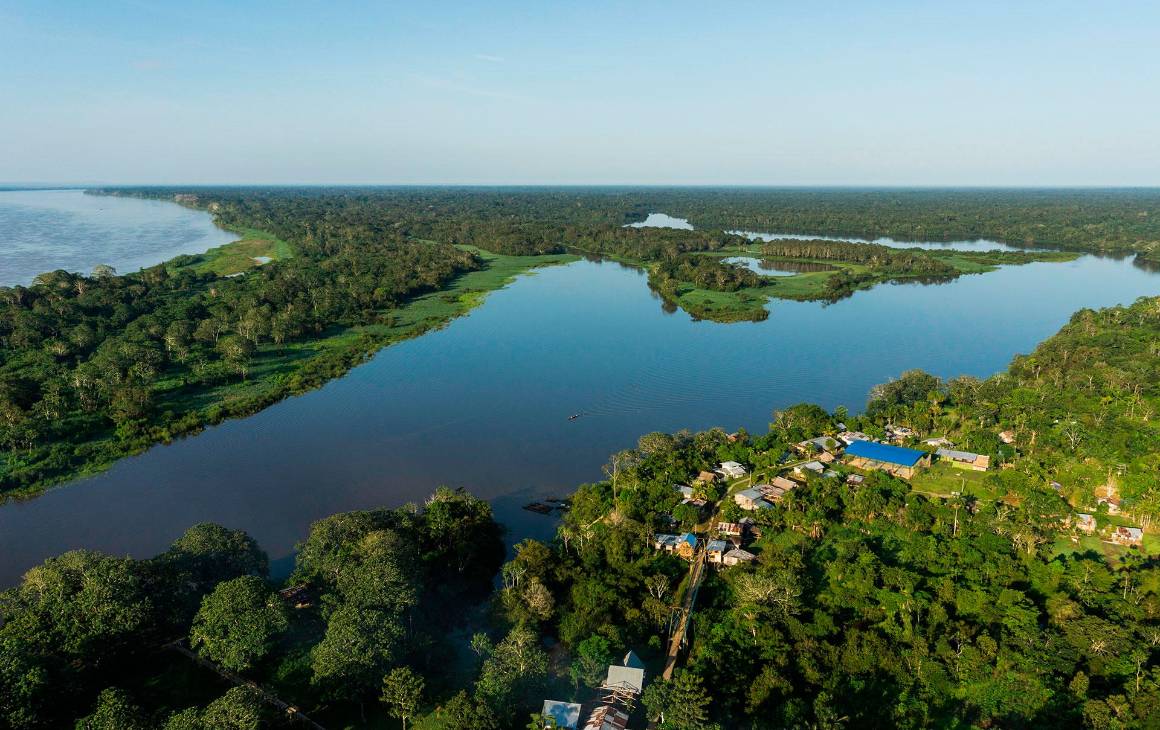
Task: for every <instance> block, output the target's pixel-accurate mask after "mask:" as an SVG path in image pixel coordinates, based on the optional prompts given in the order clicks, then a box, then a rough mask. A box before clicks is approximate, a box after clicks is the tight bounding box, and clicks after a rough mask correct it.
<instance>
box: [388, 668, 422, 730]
mask: <svg viewBox="0 0 1160 730" xmlns="http://www.w3.org/2000/svg"><path fill="white" fill-rule="evenodd" d="M382 701H383V703H384V704H386V705H387V706H388V707H390V712H391V717H394V718H398V719H399V720H401V721H402V722H403V730H407V720H409V719H411V718H412V717H414V716H415V714H416V713H417V712H418V711H419V705H420V703H421V702H422V701H423V678H422V677H420V676H419V675H417V674H415V673H414V672H412V671H411V668H410V667H397V668H395V669H392V670H391V672H390V673H389V674H387V675H386V676H385V677H383V694H382Z"/></svg>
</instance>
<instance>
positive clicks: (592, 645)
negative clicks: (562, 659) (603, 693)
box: [569, 636, 613, 686]
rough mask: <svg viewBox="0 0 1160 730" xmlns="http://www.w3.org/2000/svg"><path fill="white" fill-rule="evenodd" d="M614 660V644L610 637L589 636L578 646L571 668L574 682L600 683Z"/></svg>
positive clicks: (592, 684)
mask: <svg viewBox="0 0 1160 730" xmlns="http://www.w3.org/2000/svg"><path fill="white" fill-rule="evenodd" d="M612 660H613V656H612V646H611V645H610V644H609V643H608V639H606V638H604V637H603V636H589V637H588V638H587V639H585V640H584V641H581V642H580V643H579V644H578V645H577V646H576V659H575V660H574V661H573V662H572V666H571V668H570V669H569V674H570V675H571V676H572V682H573V684H575V685H577V686H579V685H580V684H581V683H583V684H586V685H589V686H596V685H598V684H599V683H600V681H601V680H602V679H603V678H604V675H605V673H606V672H607V671H608V665H610V664H612Z"/></svg>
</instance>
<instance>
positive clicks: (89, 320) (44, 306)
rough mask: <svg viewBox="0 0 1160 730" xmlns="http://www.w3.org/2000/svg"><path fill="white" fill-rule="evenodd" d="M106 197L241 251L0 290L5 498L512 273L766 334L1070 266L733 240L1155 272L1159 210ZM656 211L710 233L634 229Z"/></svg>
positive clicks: (131, 446) (446, 306)
mask: <svg viewBox="0 0 1160 730" xmlns="http://www.w3.org/2000/svg"><path fill="white" fill-rule="evenodd" d="M100 192H103V193H105V194H115V195H134V196H144V197H149V198H155V199H164V200H172V201H175V202H178V203H181V204H183V205H189V206H192V207H196V208H199V209H203V210H206V211H208V212H210V213H212V214H213V215H214V216H215V218H216V220H217V221H218V222H219V223H220V224H221V225H223V226H225V227H227V228H229V229H231V230H234V231H237V232H238V235H239V236H240V237H241V240H240V241H239V242H237V243H234V244H230V245H228V246H225V247H222V248H220V249H215V250H214V251H211V252H207V253H206V254H202V255H195V256H182V257H178V258H177V259H174V260H172V261H170V262H167V263H165V264H162V265H159V266H155V267H152V268H149V269H146V270H144V271H141V272H138V273H132V274H126V275H117V274H116V273H115V272H113V271H112V270H110V269H108V268H107V267H98V270H96V271H94V272H92V274H91V275H84V274H77V273H70V272H64V271H56V272H48V273H45V274H43V275H41V276H40V277H38V278H37V280H36V282H35V283H34V284H33V285H31V286H28V287H24V286H16V287H9V288H3V289H0V303H2V304H0V449H2V450H3V452H4V456H3V459H2V460H0V495H2V496H4V497H12V496H29V495H34V494H36V493H38V492H39V491H41V490H43V489H44V488H46V487H47V486H50V485H52V484H55V483H58V482H61V481H66V480H69V479H73V478H75V477H77V476H81V475H84V474H88V473H92V472H94V471H98V470H100V469H103V468H106V467H107V466H108V465H110V464H111V463H113V462H114V461H115V460H117V459H119V458H121V457H123V456H126V455H130V454H134V453H138V452H140V451H142V450H144V449H146V448H148V447H150V446H152V445H154V444H157V443H163V442H168V441H170V440H172V439H174V438H177V437H179V436H182V435H185V434H189V433H192V432H196V431H197V430H199V429H201V428H204V427H205V426H206V425H210V424H214V423H218V422H220V421H222V420H223V419H226V418H231V417H237V416H243V415H249V414H252V413H254V412H256V411H258V410H261V409H262V408H265V407H266V406H268V405H270V404H272V403H274V402H276V401H278V400H281V399H283V398H285V397H287V396H290V395H294V394H298V393H303V392H305V391H308V390H310V389H312V388H316V387H318V386H319V385H321V384H322V383H324V382H326V381H327V380H329V379H332V378H334V377H337V376H340V375H342V374H343V373H345V372H347V371H348V370H349V369H350V368H351V367H353V366H354V365H356V364H358V363H360V362H362V361H364V360H365V359H366V358H367V357H369V356H370V355H371V354H373V353H374V352H376V351H377V350H378V349H380V348H382V347H383V346H385V345H388V344H390V343H392V342H396V341H398V340H400V339H404V338H408V337H413V336H416V335H418V334H422V333H424V332H427V331H429V330H430V329H432V328H435V327H439V326H442V325H444V324H445V323H446V322H448V321H449V320H450V319H452V318H454V317H455V316H458V315H460V314H463V313H464V312H466V311H468V310H470V309H471V308H472V307H474V306H476V305H477V304H479V302H480V301H482V299H483V297H484V296H485V295H486V293H487V292H489V291H492V290H494V289H497V288H499V287H502V286H503V285H504V284H505V283H507V282H509V281H511V279H512V278H513V277H515V276H517V275H519V274H520V273H523V272H526V271H528V270H530V269H533V268H535V267H537V266H544V265H550V264H558V263H563V262H567V261H573V260H575V259H576V257H577V256H593V257H600V258H607V259H612V260H616V261H621V262H623V263H626V264H628V265H632V266H638V267H640V268H643V269H644V270H646V271H647V272H648V275H649V283H650V286H651V287H652V288H653V290H654V291H655V292H656V293H657V294H658V296H660V298H661V299H662V300H663V302H664V306H666V307H667V308H676V307H681V308H683V309H685V310H687V311H688V312H689V313H690V314H692V315H693V316H695V317H699V318H705V319H711V320H715V321H721V322H729V321H738V320H758V319H762V318H764V317H766V316H768V309H767V303H768V300H769V299H770V298H785V299H797V300H816V301H836V300H837V299H840V298H843V297H846V296H849V295H851V294H853V293H854V292H855V291H857V290H859V289H864V288H867V287H870V286H873V285H875V284H878V283H882V282H887V281H928V282H929V281H946V280H950V279H953V278H954V277H956V276H960V275H962V274H967V273H980V272H985V271H988V270H991V269H992V268H994V267H995V266H999V265H1009V264H1021V263H1028V262H1032V261H1060V260H1066V259H1067V258H1069V257H1071V256H1073V255H1074V254H1071V253H1066V252H1065V253H1054V252H1050V251H1033V252H1032V251H1029V252H1025V253H1021V252H989V253H965V252H954V251H921V250H906V251H899V250H897V249H886V250H883V249H885V247H881V246H868V245H864V244H851V245H836V244H834V243H833V242H808V241H806V242H801V241H776V242H771V243H764V244H761V243H754V242H752V241H750V240H749V239H748V238H746V237H744V236H741V235H737V234H731V233H727V232H726V230H725V228H726V226H754V227H757V226H771V227H772V226H785V227H786V229H785V230H786V231H787V232H790V231H797V232H809V231H811V230H819V229H822V230H831V231H835V232H859V233H862V234H866V235H872V234H876V233H889V234H891V235H912V236H918V235H930V236H950V235H991V236H995V237H999V238H1004V239H1007V240H1015V239H1016V238H1018V239H1019V240H1020V241H1022V242H1025V243H1036V244H1041V245H1054V246H1064V247H1067V248H1068V249H1071V250H1089V251H1116V252H1131V251H1135V252H1140V254H1141V255H1146V254H1148V252H1150V251H1151V250H1152V248H1153V244H1154V243H1155V241H1156V239H1157V234H1156V228H1155V226H1156V223H1155V221H1156V220H1157V215H1158V212H1157V208H1158V196H1156V195H1155V194H1154V193H1147V192H1133V191H1126V192H1122V193H1117V194H1111V193H1109V194H1097V195H1092V196H1087V197H1080V198H1077V197H1076V194H1073V193H1072V192H1067V191H1054V192H1053V191H1048V192H1036V193H1031V192H1026V193H1025V192H1020V191H1006V192H1003V193H1002V194H1000V193H998V192H994V191H992V192H989V193H981V192H971V191H966V192H961V191H944V192H937V193H935V192H931V191H877V192H875V191H861V192H850V191H813V192H809V193H808V194H807V193H805V192H802V191H791V190H742V189H737V190H697V191H693V190H663V189H658V190H652V189H629V188H624V189H619V188H607V189H606V188H593V189H577V188H558V189H525V188H500V189H492V188H302V189H295V188H285V189H257V188H253V189H251V188H204V189H192V190H191V189H188V188H182V189H174V188H150V189H128V188H125V189H115V190H105V191H100ZM697 196H701V197H697ZM803 196H804V197H803ZM817 196H821V198H818V197H817ZM827 196H828V197H827ZM851 196H853V197H851ZM819 200H820V201H821V202H818V201H819ZM698 201H700V202H698ZM815 203H816V206H815ZM847 203H849V206H848V207H843V206H846V204H847ZM762 206H764V208H763V207H762ZM803 206H805V207H803ZM666 207H667V208H668V209H670V210H673V211H676V212H681V213H683V214H686V215H689V216H691V217H692V220H694V221H695V222H696V223H697V224H698V225H699V226H701V227H702V228H703V229H704V230H694V231H690V230H674V229H663V228H636V227H626V224H628V223H632V222H635V221H639V220H641V219H642V218H643V217H644V215H643V213H644V211H647V210H656V209H658V208H666ZM838 207H840V208H841V209H842V210H844V211H846V212H845V213H844V214H842V215H841V216H838V215H837V214H836V213H835V214H832V215H829V216H828V217H827V218H825V219H818V218H816V217H810V216H811V215H814V214H809V215H807V213H806V212H802V211H806V210H807V209H808V210H814V209H815V208H816V209H817V210H821V211H833V210H836V209H837V208H838ZM884 209H889V210H890V211H892V212H891V213H890V214H889V215H884V214H883V210H884ZM758 210H765V211H767V212H766V213H765V214H762V215H758V213H757V212H756V211H758ZM987 210H990V211H992V212H993V213H994V217H993V218H991V219H988V218H985V216H984V212H985V211H987ZM714 211H715V212H714ZM794 211H798V213H797V214H795V213H794ZM807 212H808V211H807ZM935 219H941V220H943V226H942V227H941V228H938V227H933V225H932V223H931V221H933V220H935ZM907 220H909V221H911V223H910V226H911V227H910V228H909V229H904V227H903V224H902V221H907ZM969 220H974V221H975V223H972V224H971V225H967V223H966V222H965V221H969ZM827 221H828V222H829V224H830V225H832V227H831V228H828V229H827V228H826V225H827ZM876 221H878V222H876ZM881 221H889V222H890V225H883V224H882V223H881ZM988 221H990V222H988ZM907 230H909V234H906V231H907ZM1031 230H1034V231H1036V234H1035V235H1034V236H1033V235H1031V234H1030V233H1028V231H1031ZM1015 231H1020V232H1022V234H1021V237H1018V236H1015V235H1014V233H1013V232H1015ZM869 252H873V254H870V253H869ZM739 254H744V255H756V256H765V257H769V258H776V259H781V260H783V261H787V262H795V263H800V264H807V265H811V266H812V265H815V264H819V263H821V264H825V266H824V267H823V268H824V270H821V271H812V272H808V273H801V274H797V275H795V276H790V277H766V276H762V275H760V274H757V273H754V272H752V271H749V270H747V269H745V268H744V267H742V266H740V265H737V264H730V263H725V262H723V260H722V259H724V258H726V257H727V256H730V255H739Z"/></svg>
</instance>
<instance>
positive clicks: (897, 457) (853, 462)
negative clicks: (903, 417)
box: [846, 441, 930, 479]
mask: <svg viewBox="0 0 1160 730" xmlns="http://www.w3.org/2000/svg"><path fill="white" fill-rule="evenodd" d="M846 460H847V461H846V463H847V464H849V465H850V466H852V467H854V468H856V469H878V470H880V471H885V472H889V473H890V474H893V475H895V476H898V477H902V478H903V479H909V478H911V477H912V476H914V474H915V472H916V471H918V469H920V468H922V467H927V466H930V454H928V453H927V452H925V451H919V450H918V449H908V448H905V447H903V446H893V445H891V444H880V443H878V442H876V441H855V442H854V443H852V444H850V445H849V446H847V447H846Z"/></svg>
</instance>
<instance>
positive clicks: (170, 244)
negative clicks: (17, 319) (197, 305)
mask: <svg viewBox="0 0 1160 730" xmlns="http://www.w3.org/2000/svg"><path fill="white" fill-rule="evenodd" d="M234 240H237V236H235V235H233V234H231V233H229V232H227V231H224V230H222V229H221V228H218V227H217V226H215V225H214V224H213V220H212V218H211V217H210V215H209V214H208V213H203V212H201V211H196V210H189V209H188V208H183V207H181V206H179V205H174V204H173V203H166V202H162V201H159V200H137V199H134V198H110V197H106V196H99V195H85V194H84V192H83V191H81V190H14V191H0V286H13V285H15V284H25V285H27V284H29V283H31V282H32V279H33V277H35V276H36V275H37V274H43V273H44V272H46V271H55V270H56V269H64V270H65V271H73V272H80V273H84V274H87V273H89V272H90V271H92V269H93V267H94V266H96V265H97V264H109V265H110V266H113V267H114V268H116V269H117V271H119V272H121V273H123V274H126V273H129V272H132V271H136V270H138V269H140V268H143V267H146V266H153V265H154V264H159V263H161V262H162V261H165V260H167V259H171V258H173V257H174V256H177V255H179V254H183V253H201V252H202V251H206V250H208V249H211V248H213V247H214V246H220V245H222V244H224V243H229V242H230V241H234Z"/></svg>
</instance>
